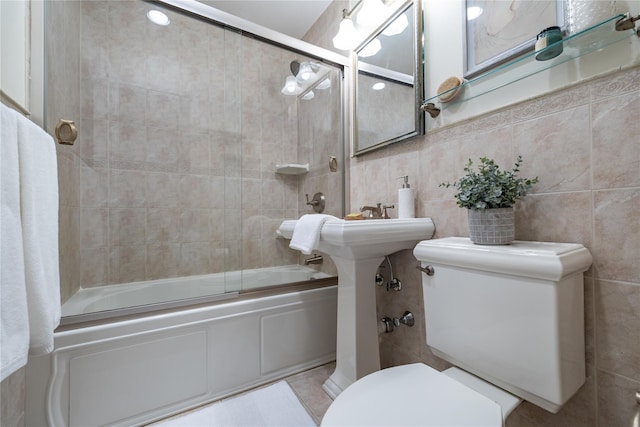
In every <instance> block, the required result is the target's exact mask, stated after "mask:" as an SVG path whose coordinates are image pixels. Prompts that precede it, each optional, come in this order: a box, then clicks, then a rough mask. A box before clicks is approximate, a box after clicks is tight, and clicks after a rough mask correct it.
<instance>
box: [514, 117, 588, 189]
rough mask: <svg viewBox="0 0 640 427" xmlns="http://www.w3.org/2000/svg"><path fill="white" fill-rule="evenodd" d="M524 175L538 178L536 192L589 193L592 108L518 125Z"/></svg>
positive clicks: (516, 138)
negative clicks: (583, 191) (590, 116)
mask: <svg viewBox="0 0 640 427" xmlns="http://www.w3.org/2000/svg"><path fill="white" fill-rule="evenodd" d="M513 134H514V135H513V141H514V149H515V154H516V156H518V155H521V156H522V157H523V159H524V163H523V165H522V168H521V176H525V177H534V176H538V177H539V179H540V182H539V183H538V184H536V185H535V187H534V189H533V191H534V192H536V193H540V192H552V191H553V192H556V191H575V190H588V189H589V188H590V184H591V182H590V181H591V168H590V166H591V155H590V149H589V148H590V147H589V143H590V141H589V106H581V107H578V108H574V109H571V110H565V111H562V112H560V113H555V114H551V115H547V116H543V117H540V118H537V119H533V120H528V121H526V122H522V123H519V124H516V125H514V130H513Z"/></svg>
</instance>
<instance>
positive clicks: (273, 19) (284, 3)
mask: <svg viewBox="0 0 640 427" xmlns="http://www.w3.org/2000/svg"><path fill="white" fill-rule="evenodd" d="M200 2H201V3H205V4H208V5H209V6H212V7H215V8H216V9H220V10H222V11H224V12H227V13H230V14H232V15H235V16H237V17H239V18H243V19H246V20H247V21H251V22H254V23H256V24H259V25H262V26H264V27H267V28H270V29H272V30H276V31H279V32H281V33H284V34H287V35H290V36H292V37H295V38H297V39H302V37H303V36H304V35H305V34H306V33H307V31H308V30H309V28H311V26H312V25H313V23H314V22H316V20H317V19H318V17H320V15H322V13H323V12H324V11H325V9H326V8H327V7H328V6H329V4H331V0H200Z"/></svg>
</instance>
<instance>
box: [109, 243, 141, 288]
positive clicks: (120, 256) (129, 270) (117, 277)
mask: <svg viewBox="0 0 640 427" xmlns="http://www.w3.org/2000/svg"><path fill="white" fill-rule="evenodd" d="M138 241H140V240H138ZM146 257H147V251H146V246H144V245H142V246H140V245H131V246H111V249H110V251H109V283H110V284H120V283H129V282H139V281H142V280H144V279H145V276H146V275H145V265H146Z"/></svg>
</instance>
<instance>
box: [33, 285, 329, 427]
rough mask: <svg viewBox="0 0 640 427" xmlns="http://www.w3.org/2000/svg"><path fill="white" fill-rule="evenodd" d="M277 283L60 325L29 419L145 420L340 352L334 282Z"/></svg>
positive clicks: (80, 422)
mask: <svg viewBox="0 0 640 427" xmlns="http://www.w3.org/2000/svg"><path fill="white" fill-rule="evenodd" d="M336 283H337V281H336ZM280 292H281V293H278V294H275V295H268V296H263V297H256V296H253V297H252V296H251V295H253V294H248V295H244V296H242V297H240V298H237V299H234V300H227V301H223V302H217V303H213V304H210V305H204V306H203V305H197V306H191V307H184V308H181V309H172V310H165V311H161V312H156V313H155V314H154V313H147V314H145V315H144V316H141V315H138V317H135V318H124V319H125V320H119V321H118V320H111V321H102V322H100V323H97V324H96V322H90V323H88V326H82V324H80V325H75V327H74V328H72V329H71V328H69V327H67V328H68V329H67V330H64V329H65V328H59V329H62V330H59V331H56V333H55V349H54V351H53V353H51V354H49V355H46V356H40V357H30V358H29V363H28V365H27V369H26V377H27V380H26V382H27V392H26V394H27V396H26V411H25V425H28V426H36V425H38V426H40V425H42V426H44V425H50V426H83V427H85V426H97V425H101V426H102V425H106V426H134V425H143V424H146V423H149V422H152V421H155V420H158V419H161V418H164V417H166V416H169V415H172V414H176V413H179V412H182V411H184V410H187V409H189V408H193V407H196V406H199V405H202V404H204V403H207V402H211V401H213V400H217V399H220V398H223V397H226V396H229V395H231V394H234V393H237V392H240V391H243V390H246V389H249V388H252V387H255V386H257V385H260V384H264V383H267V382H270V381H273V380H275V379H278V378H282V377H285V376H288V375H291V374H293V373H296V372H300V371H303V370H306V369H309V368H312V367H315V366H318V365H321V364H324V363H327V362H330V361H332V360H335V345H336V327H337V326H336V304H337V286H336V285H330V286H323V287H319V288H315V289H310V290H304V291H293V290H290V291H287V289H286V288H283V289H281V290H280Z"/></svg>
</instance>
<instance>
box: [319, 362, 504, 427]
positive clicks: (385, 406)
mask: <svg viewBox="0 0 640 427" xmlns="http://www.w3.org/2000/svg"><path fill="white" fill-rule="evenodd" d="M321 425H322V426H323V427H329V426H402V425H406V426H410V425H413V426H475V427H479V426H491V427H500V426H502V412H501V409H500V406H499V405H498V404H497V403H496V402H494V401H493V400H491V399H489V398H487V397H485V396H483V395H482V394H480V393H478V392H476V391H475V390H472V389H471V388H469V387H467V386H465V385H463V384H460V383H459V382H457V381H456V380H454V379H452V378H450V377H448V376H447V375H444V374H442V373H440V372H438V371H436V370H435V369H433V368H431V367H429V366H427V365H425V364H422V363H415V364H411V365H403V366H396V367H393V368H388V369H383V370H381V371H378V372H374V373H373V374H370V375H367V376H366V377H364V378H361V379H360V380H358V381H356V382H355V383H353V384H352V385H350V386H349V387H347V389H346V390H344V391H343V392H342V393H341V394H340V395H339V396H338V397H337V398H336V400H335V401H334V402H333V403H332V404H331V406H330V407H329V409H328V410H327V413H326V414H325V416H324V418H323V419H322V424H321Z"/></svg>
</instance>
